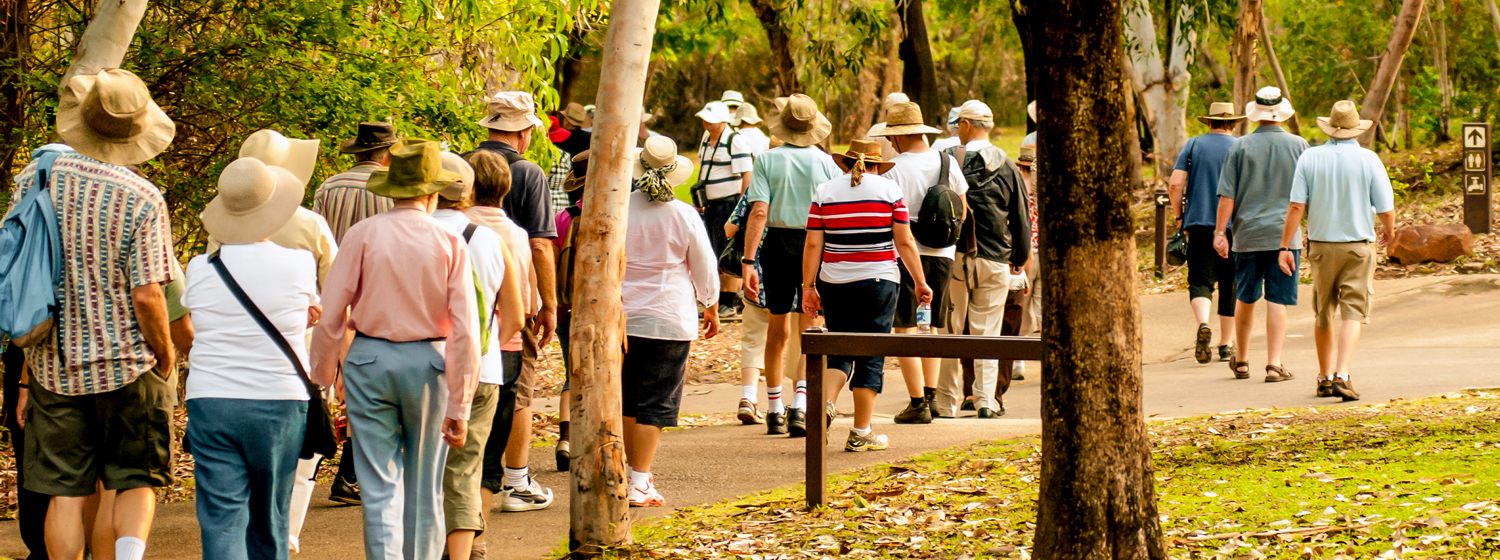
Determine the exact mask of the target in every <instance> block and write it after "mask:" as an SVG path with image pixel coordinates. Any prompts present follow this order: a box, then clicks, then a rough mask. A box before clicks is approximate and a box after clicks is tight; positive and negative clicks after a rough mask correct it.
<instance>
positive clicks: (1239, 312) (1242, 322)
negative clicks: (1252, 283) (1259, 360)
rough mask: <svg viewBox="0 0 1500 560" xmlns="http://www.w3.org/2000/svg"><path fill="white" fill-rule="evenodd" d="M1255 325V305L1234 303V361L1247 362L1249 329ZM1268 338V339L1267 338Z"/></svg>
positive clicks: (1241, 302)
mask: <svg viewBox="0 0 1500 560" xmlns="http://www.w3.org/2000/svg"><path fill="white" fill-rule="evenodd" d="M1254 324H1255V304H1253V303H1245V302H1243V301H1235V302H1234V335H1235V351H1234V356H1235V358H1234V359H1235V361H1240V362H1248V361H1249V360H1246V359H1245V358H1247V357H1249V356H1250V329H1251V327H1252V325H1254ZM1268 338H1269V337H1268Z"/></svg>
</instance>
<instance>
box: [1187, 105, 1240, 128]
mask: <svg viewBox="0 0 1500 560" xmlns="http://www.w3.org/2000/svg"><path fill="white" fill-rule="evenodd" d="M1241 120H1245V116H1244V115H1236V114H1234V104H1233V103H1224V102H1214V103H1210V104H1208V114H1207V115H1202V116H1199V117H1198V122H1201V123H1203V124H1206V125H1208V126H1213V125H1214V122H1215V121H1219V122H1233V121H1241Z"/></svg>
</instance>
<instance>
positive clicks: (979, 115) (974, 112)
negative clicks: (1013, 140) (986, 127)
mask: <svg viewBox="0 0 1500 560" xmlns="http://www.w3.org/2000/svg"><path fill="white" fill-rule="evenodd" d="M958 118H959V119H967V120H971V121H980V122H994V121H995V114H994V113H992V112H990V106H989V105H985V104H984V102H983V101H980V100H978V99H970V100H968V101H965V102H964V104H963V105H959V106H958Z"/></svg>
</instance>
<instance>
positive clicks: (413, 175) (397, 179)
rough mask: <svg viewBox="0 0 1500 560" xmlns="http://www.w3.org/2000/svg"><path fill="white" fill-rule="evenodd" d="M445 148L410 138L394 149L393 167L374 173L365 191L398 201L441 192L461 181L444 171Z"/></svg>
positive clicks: (454, 175)
mask: <svg viewBox="0 0 1500 560" xmlns="http://www.w3.org/2000/svg"><path fill="white" fill-rule="evenodd" d="M442 153H443V149H442V148H441V147H440V146H438V143H437V142H433V141H431V140H418V139H410V140H403V141H402V142H400V143H398V144H396V145H395V147H393V148H391V166H390V167H388V168H385V169H377V170H375V172H374V173H371V174H370V180H369V182H367V183H365V188H367V189H370V192H372V193H375V194H378V195H380V196H386V197H390V198H395V199H404V198H417V197H419V196H427V195H429V194H432V193H435V192H438V191H441V190H443V189H445V188H447V187H448V185H449V183H452V182H454V181H457V180H459V179H460V177H459V176H458V174H457V173H454V172H452V171H445V170H444V169H443V156H442Z"/></svg>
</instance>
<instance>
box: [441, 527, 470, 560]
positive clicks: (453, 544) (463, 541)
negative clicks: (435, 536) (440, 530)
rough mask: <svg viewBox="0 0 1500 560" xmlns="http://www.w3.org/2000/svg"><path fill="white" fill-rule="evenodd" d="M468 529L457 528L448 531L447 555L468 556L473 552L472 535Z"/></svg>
mask: <svg viewBox="0 0 1500 560" xmlns="http://www.w3.org/2000/svg"><path fill="white" fill-rule="evenodd" d="M475 534H476V533H475V532H474V531H473V530H470V529H459V530H457V531H454V532H451V533H448V557H449V558H468V557H469V556H470V555H472V554H473V553H474V535H475Z"/></svg>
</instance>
